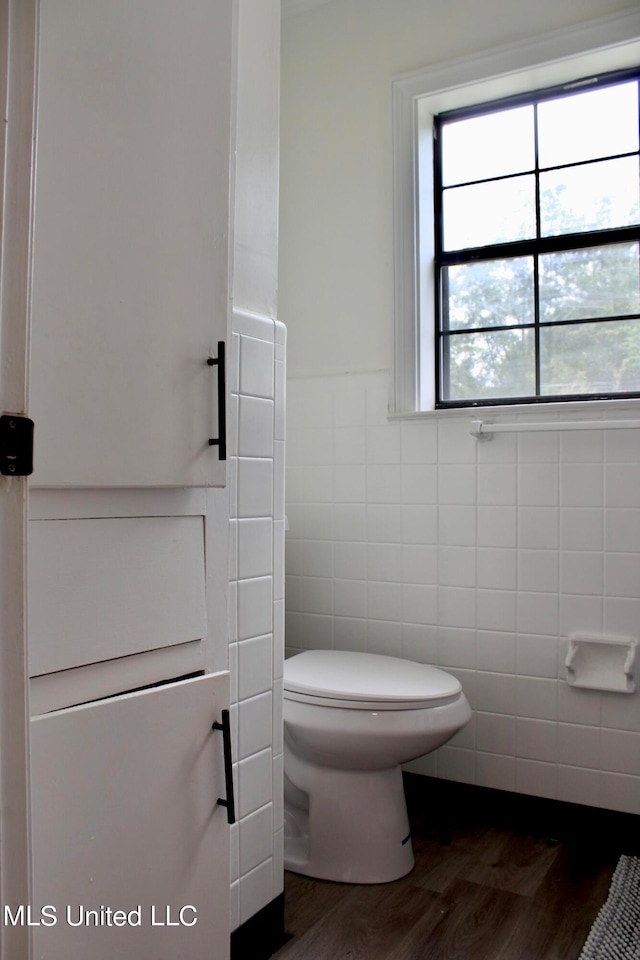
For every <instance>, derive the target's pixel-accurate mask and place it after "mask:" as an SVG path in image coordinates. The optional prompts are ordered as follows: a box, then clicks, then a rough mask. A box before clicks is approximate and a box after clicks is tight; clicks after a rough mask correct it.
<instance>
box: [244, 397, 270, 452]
mask: <svg viewBox="0 0 640 960" xmlns="http://www.w3.org/2000/svg"><path fill="white" fill-rule="evenodd" d="M238 431H239V437H238V455H239V456H240V457H267V458H270V457H272V456H273V400H263V399H260V398H258V397H240V409H239V421H238Z"/></svg>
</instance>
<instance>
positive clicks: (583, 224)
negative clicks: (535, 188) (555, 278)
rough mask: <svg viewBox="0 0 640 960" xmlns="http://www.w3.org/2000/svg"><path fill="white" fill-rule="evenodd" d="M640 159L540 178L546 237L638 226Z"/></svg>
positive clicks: (628, 159)
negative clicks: (639, 163) (582, 231)
mask: <svg viewBox="0 0 640 960" xmlns="http://www.w3.org/2000/svg"><path fill="white" fill-rule="evenodd" d="M638 169H639V168H638V157H625V158H623V159H621V160H604V161H601V162H599V163H588V164H586V165H585V166H582V167H566V168H565V169H563V170H553V171H550V172H549V173H541V174H540V192H541V199H540V228H541V232H542V236H543V237H555V236H558V235H559V234H562V233H576V232H578V231H580V230H605V229H608V228H610V227H625V226H629V225H631V224H634V223H638V220H639V214H640V202H639V201H640V190H639V186H638V183H639V181H638Z"/></svg>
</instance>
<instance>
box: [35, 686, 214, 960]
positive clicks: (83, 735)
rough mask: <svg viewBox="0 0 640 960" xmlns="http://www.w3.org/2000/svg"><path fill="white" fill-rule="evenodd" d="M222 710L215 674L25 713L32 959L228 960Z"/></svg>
mask: <svg viewBox="0 0 640 960" xmlns="http://www.w3.org/2000/svg"><path fill="white" fill-rule="evenodd" d="M227 708H228V674H227V673H222V674H213V675H209V676H206V677H202V678H198V679H195V680H187V681H183V682H179V683H174V684H169V685H167V686H164V687H159V688H155V689H153V690H147V691H144V692H140V693H135V694H129V695H125V696H120V697H114V698H112V699H108V700H103V701H98V702H96V703H91V704H86V705H83V706H79V707H73V708H71V709H68V710H61V711H59V712H56V713H51V714H47V715H44V716H41V717H36V718H33V720H32V722H31V749H32V768H31V776H32V787H33V789H32V796H33V800H32V806H33V813H32V816H33V884H34V889H33V901H32V912H31V917H30V919H31V922H32V923H33V924H34V951H33V955H34V958H38V960H71V958H80V957H86V958H89V957H90V958H91V960H114V958H117V960H159V958H162V960H184V958H186V957H189V958H190V960H224V958H226V957H228V951H229V826H228V823H227V813H226V810H225V809H224V807H222V806H219V805H218V804H217V798H218V797H222V798H225V780H224V767H223V738H222V735H221V733H220V732H218V731H213V730H212V728H211V725H212V723H213V722H214V721H217V722H219V721H220V718H221V710H222V709H227ZM91 911H94V912H93V913H92V912H91ZM116 911H122V912H121V913H116ZM54 920H55V923H54V922H53V921H54ZM38 923H40V925H39V926H37V925H35V924H38ZM119 924H121V925H119Z"/></svg>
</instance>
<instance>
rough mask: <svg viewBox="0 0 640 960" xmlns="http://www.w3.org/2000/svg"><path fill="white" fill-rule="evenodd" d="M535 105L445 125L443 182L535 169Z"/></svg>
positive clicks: (469, 180) (468, 181)
mask: <svg viewBox="0 0 640 960" xmlns="http://www.w3.org/2000/svg"><path fill="white" fill-rule="evenodd" d="M534 165H535V147H534V136H533V107H532V106H526V107H516V108H515V109H513V108H512V109H511V110H500V111H498V112H496V113H489V114H486V115H485V116H483V117H470V118H469V119H468V120H455V121H453V122H452V123H447V124H445V125H444V126H443V128H442V183H443V184H444V186H446V187H448V186H451V185H453V184H455V183H471V182H472V181H475V180H488V179H489V177H502V176H504V175H505V174H509V173H523V172H524V171H525V170H533V168H534Z"/></svg>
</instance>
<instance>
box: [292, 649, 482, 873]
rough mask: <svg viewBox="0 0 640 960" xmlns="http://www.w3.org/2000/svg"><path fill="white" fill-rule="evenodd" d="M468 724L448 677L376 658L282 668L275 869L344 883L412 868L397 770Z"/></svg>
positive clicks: (332, 656) (315, 658)
mask: <svg viewBox="0 0 640 960" xmlns="http://www.w3.org/2000/svg"><path fill="white" fill-rule="evenodd" d="M470 718H471V710H470V708H469V704H468V702H467V699H466V697H465V695H464V693H463V692H462V687H461V685H460V683H459V682H458V680H456V678H455V677H452V676H451V675H450V674H448V673H445V671H443V670H439V669H437V668H436V667H431V666H427V665H426V664H422V663H413V662H410V661H408V660H400V659H397V658H396V657H383V656H378V655H377V654H368V653H350V652H347V651H341V650H308V651H305V652H304V653H300V654H298V655H297V656H295V657H291V658H290V659H289V660H286V661H285V665H284V781H285V782H284V810H285V817H284V821H285V822H284V863H285V868H286V869H287V870H291V871H293V872H294V873H302V874H306V875H307V876H310V877H318V878H321V879H325V880H337V881H341V882H344V883H386V882H388V881H391V880H397V879H398V878H399V877H402V876H404V875H405V874H406V873H408V872H409V871H410V870H411V869H412V867H413V864H414V859H413V850H412V848H411V836H410V831H409V820H408V817H407V808H406V802H405V797H404V787H403V783H402V771H401V768H400V764H402V763H406V762H407V761H408V760H414V759H415V758H416V757H421V756H423V755H424V754H426V753H430V752H431V751H432V750H435V749H436V748H437V747H440V746H442V744H443V743H446V741H447V740H449V739H450V738H451V737H452V736H454V734H456V733H457V732H458V730H460V729H461V728H462V727H464V726H465V724H466V723H468V721H469V720H470Z"/></svg>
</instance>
